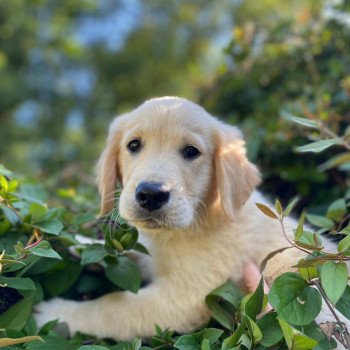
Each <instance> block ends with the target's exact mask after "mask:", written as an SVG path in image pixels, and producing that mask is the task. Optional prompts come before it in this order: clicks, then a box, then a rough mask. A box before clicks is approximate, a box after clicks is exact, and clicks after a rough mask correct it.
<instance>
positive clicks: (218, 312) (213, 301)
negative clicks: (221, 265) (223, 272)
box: [205, 281, 243, 329]
mask: <svg viewBox="0 0 350 350" xmlns="http://www.w3.org/2000/svg"><path fill="white" fill-rule="evenodd" d="M242 297H243V294H242V292H241V291H240V290H239V289H238V288H237V287H236V286H235V285H234V284H233V282H231V281H228V282H226V283H225V284H223V285H222V286H220V287H218V288H216V289H215V290H213V291H212V292H211V293H210V294H209V295H208V296H207V297H206V298H205V302H206V304H207V305H208V307H209V309H210V311H211V314H212V317H213V318H214V319H215V320H216V321H218V322H219V323H220V324H221V325H223V326H224V327H226V328H228V329H232V326H233V316H232V314H231V313H230V312H228V311H227V310H225V309H224V308H223V307H222V306H221V305H220V303H219V302H220V300H224V301H226V302H228V303H229V304H231V305H232V306H233V307H234V308H235V309H236V310H237V309H238V307H239V304H240V302H241V300H242Z"/></svg>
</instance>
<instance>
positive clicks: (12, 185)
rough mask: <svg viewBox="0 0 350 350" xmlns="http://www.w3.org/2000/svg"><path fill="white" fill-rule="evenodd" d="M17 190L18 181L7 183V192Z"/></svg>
mask: <svg viewBox="0 0 350 350" xmlns="http://www.w3.org/2000/svg"><path fill="white" fill-rule="evenodd" d="M17 188H18V180H16V179H13V180H11V181H9V182H8V188H7V191H8V192H15V191H16V190H17Z"/></svg>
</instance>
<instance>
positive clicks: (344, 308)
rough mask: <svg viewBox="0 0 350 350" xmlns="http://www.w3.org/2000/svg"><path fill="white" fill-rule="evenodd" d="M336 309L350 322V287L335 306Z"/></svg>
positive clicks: (347, 287)
mask: <svg viewBox="0 0 350 350" xmlns="http://www.w3.org/2000/svg"><path fill="white" fill-rule="evenodd" d="M335 308H336V309H337V310H339V312H340V313H341V314H343V315H344V316H345V317H346V318H347V319H348V320H350V286H346V288H345V292H344V293H343V295H342V296H341V298H340V299H339V301H338V302H337V304H336V305H335Z"/></svg>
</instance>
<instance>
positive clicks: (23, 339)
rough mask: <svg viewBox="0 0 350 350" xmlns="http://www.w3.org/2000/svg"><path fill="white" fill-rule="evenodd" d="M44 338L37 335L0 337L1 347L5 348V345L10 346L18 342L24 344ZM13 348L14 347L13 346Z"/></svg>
mask: <svg viewBox="0 0 350 350" xmlns="http://www.w3.org/2000/svg"><path fill="white" fill-rule="evenodd" d="M41 339H42V338H41V337H39V336H37V335H32V336H28V337H21V338H16V339H11V338H0V348H3V347H5V346H10V345H16V344H23V343H29V342H31V341H34V340H41ZM11 349H12V347H11Z"/></svg>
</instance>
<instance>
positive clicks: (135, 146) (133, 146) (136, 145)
mask: <svg viewBox="0 0 350 350" xmlns="http://www.w3.org/2000/svg"><path fill="white" fill-rule="evenodd" d="M128 149H129V151H130V152H131V153H136V152H138V151H139V150H140V149H141V141H140V140H139V139H134V140H131V141H130V142H129V143H128Z"/></svg>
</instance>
